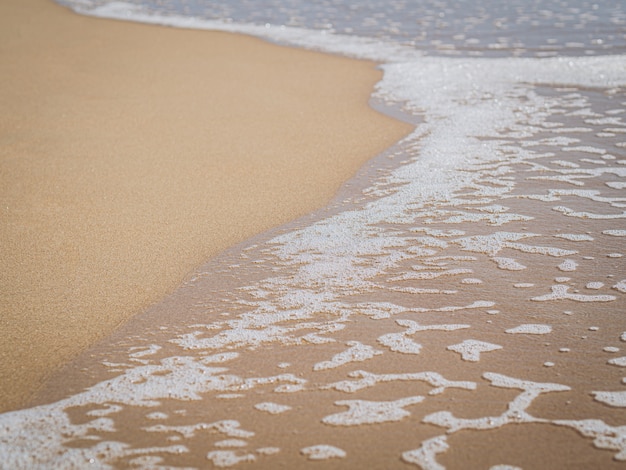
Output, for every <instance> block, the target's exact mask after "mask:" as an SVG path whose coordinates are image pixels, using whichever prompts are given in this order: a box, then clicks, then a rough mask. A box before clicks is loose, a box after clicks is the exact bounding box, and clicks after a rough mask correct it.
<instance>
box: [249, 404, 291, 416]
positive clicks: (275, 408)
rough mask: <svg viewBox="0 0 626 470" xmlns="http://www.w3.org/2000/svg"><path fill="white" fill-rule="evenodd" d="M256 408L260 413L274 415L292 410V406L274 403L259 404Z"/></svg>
mask: <svg viewBox="0 0 626 470" xmlns="http://www.w3.org/2000/svg"><path fill="white" fill-rule="evenodd" d="M254 407H255V408H256V409H257V410H259V411H265V412H267V413H270V414H274V415H275V414H280V413H284V412H285V411H289V410H290V409H291V407H290V406H287V405H279V404H278V403H272V402H263V403H257V404H256V405H254Z"/></svg>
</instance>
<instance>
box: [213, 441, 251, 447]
mask: <svg viewBox="0 0 626 470" xmlns="http://www.w3.org/2000/svg"><path fill="white" fill-rule="evenodd" d="M213 445H214V446H215V447H246V446H247V445H248V443H247V442H246V441H242V440H241V439H225V440H223V441H217V442H215V443H214V444H213Z"/></svg>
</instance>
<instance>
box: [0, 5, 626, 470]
mask: <svg viewBox="0 0 626 470" xmlns="http://www.w3.org/2000/svg"><path fill="white" fill-rule="evenodd" d="M64 3H68V2H64ZM136 3H137V4H138V5H139V6H140V7H141V8H143V9H142V10H138V9H136V8H137V7H136V6H135V7H131V6H129V4H122V3H119V2H115V3H107V2H102V1H100V2H93V4H92V2H85V1H81V2H76V3H74V5H75V6H77V7H79V6H80V7H81V8H83V11H85V9H87V10H89V9H90V8H92V7H93V6H94V5H96V9H92V10H91V11H90V12H91V13H92V14H98V15H101V16H116V17H127V18H131V19H132V18H134V19H138V20H141V21H148V22H157V23H170V24H174V25H179V26H183V25H184V24H187V25H193V26H196V27H206V28H217V29H225V30H232V31H236V32H246V33H251V34H260V35H264V36H265V37H269V38H271V39H273V40H277V41H279V42H287V43H290V44H298V45H305V46H308V47H312V48H321V49H324V50H328V51H331V52H343V53H345V54H347V55H353V56H354V55H356V56H358V57H364V58H370V59H374V60H381V61H383V62H384V63H383V65H382V68H383V70H384V72H385V74H384V78H383V80H382V81H381V82H380V83H379V84H378V86H377V90H376V92H375V96H374V100H375V103H376V106H377V107H380V108H384V107H385V106H388V107H389V108H390V110H393V112H395V113H397V114H398V115H404V116H406V119H407V120H409V121H411V122H413V123H415V125H416V130H415V132H414V133H413V134H412V135H411V136H409V137H408V138H407V139H405V140H404V141H403V142H400V143H398V145H397V146H396V147H394V148H392V149H390V150H389V151H388V152H387V153H386V154H384V155H381V156H379V157H378V158H377V159H375V160H374V161H372V162H371V164H370V165H368V166H367V167H365V168H363V170H362V171H361V172H360V174H359V175H357V177H356V178H354V179H353V180H351V181H350V182H348V183H347V185H346V187H345V188H344V189H343V190H342V191H341V192H340V194H339V195H338V197H337V198H336V200H335V201H334V202H333V203H332V204H331V205H330V206H329V207H327V208H325V209H323V210H321V211H319V212H318V213H315V214H312V215H311V216H309V217H306V218H304V219H302V220H299V221H296V222H294V223H292V224H290V225H288V226H285V227H280V228H277V229H275V230H274V231H272V232H269V233H267V234H263V235H261V236H259V237H256V238H255V239H253V240H250V241H249V242H247V243H244V244H242V245H240V246H237V247H234V248H233V249H231V250H228V251H227V252H225V253H224V254H222V255H221V256H219V257H217V258H215V259H213V260H211V261H210V262H208V263H207V264H206V265H205V266H204V267H202V268H201V269H200V270H198V271H197V272H196V273H194V274H193V276H192V277H190V279H189V280H188V282H186V283H185V285H184V286H182V287H181V288H180V289H179V290H178V291H176V292H175V293H174V294H173V295H172V296H171V297H169V298H167V299H165V300H164V301H163V302H162V303H161V304H158V305H156V306H154V307H153V308H151V309H150V310H149V311H148V312H147V313H145V314H143V315H140V316H138V317H137V318H135V319H134V320H133V321H131V322H130V323H129V324H128V325H127V326H126V327H124V328H123V329H122V330H120V331H118V332H117V333H116V334H114V335H113V336H112V337H111V338H109V339H108V340H107V341H105V342H104V343H102V344H100V345H99V346H97V347H96V348H94V349H92V350H90V351H88V352H86V353H85V354H84V355H83V356H82V357H80V358H79V359H78V360H77V361H76V362H75V363H73V364H70V365H68V367H67V368H66V369H65V370H64V371H63V372H62V373H61V374H59V375H58V376H57V377H55V378H53V379H52V380H51V382H50V383H49V384H48V386H47V388H46V389H45V390H43V391H42V393H41V394H40V396H39V398H38V399H37V402H36V403H34V404H33V406H32V407H31V408H29V409H25V410H21V411H17V412H13V413H5V414H4V415H0V457H2V458H0V461H1V462H2V463H0V468H50V467H62V468H73V467H77V468H85V467H86V466H87V465H88V464H89V465H90V467H93V468H108V467H131V468H132V467H137V468H172V467H174V468H180V467H185V468H186V467H189V468H205V467H207V466H209V467H210V466H211V465H212V466H217V467H226V466H237V465H242V466H244V465H246V466H250V465H252V464H254V465H257V466H261V467H268V468H278V467H281V466H285V467H289V468H293V467H297V468H301V467H306V466H307V465H308V464H310V465H315V464H316V463H317V462H318V461H319V460H325V463H324V465H325V467H329V468H400V467H403V468H404V467H408V466H417V467H421V468H427V469H438V468H500V469H503V468H611V467H612V466H616V467H617V466H621V465H623V463H621V464H620V462H623V461H624V460H626V389H625V388H624V384H626V378H625V374H624V372H623V367H626V357H624V352H623V351H624V343H625V342H626V321H624V319H623V314H624V308H625V293H626V270H625V269H624V255H625V249H624V247H625V245H624V237H625V236H626V223H625V222H624V219H625V218H626V193H625V192H624V188H625V187H626V182H625V179H624V177H625V176H626V121H625V116H626V93H625V87H626V56H623V55H612V56H603V55H597V54H599V53H603V52H610V53H612V54H617V53H619V52H620V51H621V48H622V47H623V41H624V35H623V29H624V27H623V24H624V19H623V13H620V11H621V10H620V7H619V5H618V6H614V5H612V4H611V5H608V4H607V5H603V4H601V3H596V5H598V8H595V9H594V7H593V5H591V4H586V3H581V4H579V5H578V6H567V4H565V3H563V2H560V3H558V4H556V3H555V4H553V5H554V6H553V7H551V8H544V7H543V6H542V8H544V9H545V11H544V10H535V9H533V8H530V7H529V10H528V13H524V15H530V19H529V20H528V21H529V22H530V23H532V22H533V21H536V22H538V23H539V25H543V24H550V22H552V21H555V20H556V19H559V21H564V22H566V23H567V21H570V20H569V19H568V18H570V17H574V19H572V20H571V22H572V23H571V24H570V23H567V24H568V25H569V26H571V28H570V27H569V26H568V27H567V28H565V29H558V31H562V32H563V33H562V35H561V36H559V39H558V40H557V41H556V42H552V43H551V44H552V46H554V49H555V50H556V53H557V54H558V57H553V58H538V56H541V55H542V54H540V52H542V53H543V52H545V51H546V50H547V49H542V48H541V44H543V43H541V41H540V40H539V39H538V38H536V39H537V41H538V42H537V43H536V44H535V43H533V42H532V40H533V38H531V37H530V36H532V35H529V37H524V38H522V39H519V37H518V36H516V35H515V34H514V33H515V31H517V30H516V28H517V27H518V26H519V25H518V22H517V20H516V21H513V20H512V19H510V20H509V19H507V20H506V21H504V20H502V21H501V24H502V25H503V26H502V30H503V31H504V33H503V34H505V35H506V36H507V38H508V41H509V43H510V44H517V42H515V41H522V45H519V44H517V45H515V46H514V47H513V46H511V47H508V46H507V47H508V48H507V49H504V52H503V50H498V51H497V54H496V53H494V50H493V49H492V48H490V47H488V46H485V45H483V46H476V45H475V44H474V46H476V47H475V49H479V52H480V53H481V54H480V55H484V56H488V57H473V56H474V55H475V54H474V52H475V50H474V49H472V50H470V49H467V50H466V49H463V48H462V47H461V46H460V44H461V42H462V41H463V40H462V39H458V41H460V42H458V44H457V43H454V48H452V49H450V48H443V49H442V48H439V47H433V44H430V45H429V46H427V47H426V46H423V45H422V44H421V43H420V44H418V43H415V44H407V43H406V41H403V40H402V41H403V42H405V44H398V42H402V41H400V40H399V39H398V38H399V37H400V36H402V34H405V35H415V31H420V30H421V29H420V28H417V29H415V25H414V19H415V18H416V17H421V14H420V15H418V14H417V13H415V11H414V10H411V9H409V10H406V9H405V11H404V13H402V14H401V13H397V14H396V13H394V14H391V15H388V16H386V17H384V18H380V17H377V16H375V15H374V14H372V13H367V10H363V11H360V12H357V13H355V17H356V18H357V19H356V20H355V19H350V18H351V17H345V16H343V15H340V16H341V17H342V18H343V19H344V20H345V23H346V24H343V23H337V21H336V20H334V19H329V18H327V17H325V16H324V15H322V17H319V16H318V14H317V13H315V12H310V11H308V10H307V9H306V8H304V6H300V7H303V8H304V10H302V11H301V12H300V10H298V11H299V12H300V13H297V14H295V13H293V11H291V10H290V12H286V11H282V10H280V9H276V16H273V17H272V18H270V19H267V18H266V17H264V16H262V15H263V14H265V13H263V12H264V11H265V10H263V9H262V8H260V7H257V8H256V9H255V10H254V11H252V10H249V9H246V3H245V2H242V3H241V7H239V6H236V7H230V8H232V9H231V10H228V11H221V10H216V8H217V7H208V6H207V5H209V4H207V3H204V2H203V3H202V5H203V8H205V10H206V9H211V8H213V10H211V11H212V12H217V13H215V15H220V17H221V18H230V20H229V21H227V22H222V21H220V22H212V20H210V16H211V15H212V14H214V13H211V15H209V14H206V13H204V14H203V18H199V19H189V18H190V16H189V15H193V14H194V13H197V12H198V8H199V7H198V5H200V3H199V2H196V3H193V2H177V3H176V2H171V3H165V2H163V3H162V4H158V5H161V6H158V8H157V7H154V8H155V9H152V10H150V11H147V10H146V9H145V6H146V5H147V2H136ZM229 5H233V4H231V3H229ZM255 5H256V4H255ZM281 5H285V3H283V2H281ZM286 5H289V6H287V7H285V8H290V9H293V8H296V9H297V8H299V7H298V5H297V4H294V6H291V5H290V4H286ZM320 5H321V4H320ZM323 5H324V7H323V8H321V9H322V10H323V11H326V12H327V13H330V12H331V11H332V9H333V8H340V7H339V4H338V3H331V2H327V3H324V4H323ZM363 5H364V6H363V7H362V8H364V9H365V8H366V7H371V8H375V7H376V4H374V3H372V5H369V4H367V3H364V4H363ZM393 5H397V6H398V8H400V7H401V6H402V5H405V4H404V3H402V2H398V3H394V4H393ZM420 5H422V6H421V8H426V9H430V10H433V11H440V12H443V13H445V15H448V10H451V11H452V13H454V14H455V15H458V13H459V12H463V11H464V10H463V9H456V10H455V8H457V7H456V4H454V3H447V4H441V5H440V4H439V3H437V4H435V3H434V2H433V4H432V5H431V4H429V3H420ZM433 5H434V6H433ZM507 5H509V6H508V7H501V8H509V7H510V8H513V9H514V5H515V4H514V3H507ZM564 5H565V6H564ZM151 8H152V7H151ZM224 8H225V7H224ZM324 8H325V9H326V10H324ZM477 8H478V7H477ZM520 8H521V7H520ZM572 8H580V9H581V11H582V13H581V12H578V13H573V12H572V11H571V9H572ZM430 10H429V11H430ZM207 11H208V10H207ZM238 11H239V12H244V13H245V12H248V13H250V14H251V15H253V16H254V15H256V14H257V13H258V14H260V15H261V16H260V17H259V18H258V19H257V18H256V17H252V16H251V17H246V18H241V17H240V16H238V15H239V13H238ZM316 11H317V10H316ZM394 11H395V10H394ZM417 11H421V10H419V9H418V10H417ZM481 11H483V12H488V14H487V13H484V14H483V16H485V18H486V19H485V20H484V21H483V23H476V24H477V25H476V26H475V30H472V34H477V35H478V36H480V34H479V33H481V32H482V33H481V34H483V35H484V36H485V37H487V36H488V35H489V34H491V32H490V31H491V30H492V29H493V28H491V27H490V26H489V27H487V26H485V25H492V24H494V21H495V19H494V18H500V17H504V13H501V12H499V11H498V9H497V8H496V7H492V5H490V4H489V3H488V2H485V3H483V4H482V10H481ZM546 11H548V12H550V11H551V13H546ZM164 12H167V15H166V16H163V13H164ZM157 13H158V14H157ZM583 13H584V14H583ZM413 14H415V15H417V16H412V15H413ZM281 15H286V16H281ZM298 15H300V16H302V17H303V18H304V19H299V20H298V21H300V23H298V24H296V25H292V24H291V23H290V22H289V21H292V20H289V21H287V20H286V19H285V18H287V16H289V18H292V19H293V18H299V16H298ZM359 15H360V16H359ZM368 15H369V16H371V17H372V18H376V19H377V20H378V21H379V23H378V24H380V23H381V22H382V23H384V24H389V23H390V22H391V21H392V20H393V19H394V18H395V19H396V20H397V19H398V18H403V19H404V20H405V22H406V25H405V24H404V23H402V24H401V25H400V26H399V27H398V29H399V31H401V33H397V34H398V35H399V36H398V35H396V36H390V33H389V32H388V29H385V28H382V27H381V28H380V29H376V28H375V26H374V25H375V24H377V23H372V24H371V25H370V26H369V27H371V28H372V31H379V33H367V31H369V30H367V28H364V29H363V30H361V29H358V28H359V24H360V25H362V24H363V19H362V17H363V18H365V17H368ZM445 15H444V16H443V17H441V16H438V17H439V18H444V17H445ZM472 15H473V16H472ZM472 15H470V16H466V17H464V18H465V20H467V22H468V24H474V23H472V21H470V19H471V18H480V17H481V16H480V15H478V14H474V13H472ZM524 15H520V16H519V17H520V18H522V19H523V18H526V16H524ZM593 15H595V17H597V18H596V19H593V18H592V17H593ZM423 16H426V14H425V13H424V15H423ZM453 16H454V15H453ZM333 18H334V17H333ZM506 18H513V14H512V13H510V14H509V15H508V16H506ZM581 18H586V20H585V21H583V20H582V19H581ZM293 21H295V20H293ZM293 21H292V22H293ZM313 21H322V22H324V21H326V22H327V23H328V22H332V23H333V26H332V28H331V27H330V26H323V25H322V27H323V29H324V31H325V33H324V34H322V33H321V32H320V31H318V30H312V29H306V28H307V27H308V28H311V27H312V26H313V27H315V26H316V25H315V24H312V23H311V22H313ZM424 21H426V20H424ZM433 21H435V20H433ZM459 21H460V20H459V19H458V18H457V20H454V19H453V20H450V24H448V25H447V26H441V28H440V29H441V30H442V31H448V30H450V31H451V30H455V29H458V24H459ZM519 21H521V20H519ZM185 22H186V23H185ZM243 22H245V23H243ZM263 22H269V23H270V25H268V27H266V26H265V25H264V24H262V23H263ZM252 23H261V25H260V26H258V25H254V24H252ZM282 24H285V27H282V28H281V27H280V25H282ZM347 24H350V25H352V26H346V25H347ZM368 24H369V23H368ZM478 24H483V26H484V28H482V29H481V27H479V26H478ZM577 24H582V25H583V26H582V33H584V34H582V33H581V35H578V36H580V37H582V36H583V35H587V36H594V37H598V38H600V37H601V38H604V39H602V41H603V42H602V43H599V42H598V43H593V42H589V43H585V44H586V45H585V47H584V48H580V52H581V53H580V54H579V55H580V56H581V57H575V56H573V55H575V54H576V50H578V49H577V47H573V46H571V45H569V46H568V45H567V41H570V40H571V41H574V39H569V36H568V35H569V34H572V35H576V34H578V33H576V30H577V28H576V27H575V25H577ZM598 24H601V25H604V29H602V28H601V27H599V28H600V29H596V26H597V25H598ZM273 25H278V26H273ZM292 26H296V27H292ZM405 26H406V27H405ZM409 26H410V28H409ZM347 27H352V28H353V30H352V31H346V28H347ZM411 28H413V29H411ZM423 28H424V31H426V32H427V33H428V34H430V33H431V31H430V30H429V29H428V28H429V26H428V25H426V26H424V27H423ZM446 28H447V29H446ZM611 28H614V29H615V30H617V31H618V32H615V31H614V30H613V29H611ZM565 30H567V32H565ZM333 31H336V32H338V33H346V32H348V33H350V36H345V35H337V34H332V32H333ZM407 31H408V32H407ZM558 31H557V32H558ZM579 31H580V30H579ZM620 31H621V36H620V34H619V32H620ZM366 33H367V37H365V35H366ZM357 34H363V35H362V36H356V35H357ZM394 34H396V33H394ZM442 34H443V33H442ZM459 34H460V33H459ZM554 34H556V33H554ZM559 34H561V33H559ZM611 35H612V36H611ZM578 36H577V37H578ZM381 38H383V39H387V38H391V39H393V40H395V41H398V42H394V43H392V42H390V41H388V40H385V41H382V40H381ZM524 41H526V42H524ZM581 41H582V39H581ZM611 41H613V42H611ZM424 44H426V43H424ZM479 44H484V41H483V42H480V43H479ZM594 45H595V46H598V47H595V48H594V47H593V46H594ZM601 45H607V47H606V48H605V47H599V46H601ZM422 46H423V47H422ZM434 46H438V45H437V44H435V45H434ZM474 46H472V47H474ZM557 46H558V47H557ZM613 46H614V47H613ZM442 50H443V51H444V52H442ZM449 50H456V51H457V52H458V53H459V55H460V56H461V57H442V56H441V55H442V54H447V53H448V52H445V51H449ZM507 51H508V52H507ZM520 51H521V52H520ZM588 51H591V52H588ZM505 53H506V55H507V56H506V57H494V54H496V55H501V54H505ZM435 55H436V56H435ZM514 55H524V56H527V57H525V58H516V57H512V56H514ZM565 55H567V57H564V56H565ZM586 55H595V56H594V57H583V56H586Z"/></svg>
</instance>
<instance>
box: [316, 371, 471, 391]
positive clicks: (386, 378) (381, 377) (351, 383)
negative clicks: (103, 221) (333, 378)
mask: <svg viewBox="0 0 626 470" xmlns="http://www.w3.org/2000/svg"><path fill="white" fill-rule="evenodd" d="M349 375H350V377H353V378H356V379H357V380H344V381H341V382H336V383H332V384H329V385H327V388H332V389H334V390H338V391H340V392H346V393H354V392H357V391H359V390H362V389H364V388H369V387H374V386H376V385H378V384H380V383H386V382H395V381H402V382H404V381H420V382H427V383H429V384H430V385H431V386H432V387H434V388H433V389H432V390H431V391H430V392H429V393H428V394H429V395H438V394H440V393H443V392H444V391H445V390H446V389H447V388H462V389H466V390H475V389H476V384H475V383H474V382H466V381H460V382H459V381H451V380H447V379H445V378H444V377H443V376H441V375H440V374H438V373H437V372H415V373H409V372H407V373H402V374H372V373H369V372H365V371H362V370H358V371H354V372H351V373H350V374H349Z"/></svg>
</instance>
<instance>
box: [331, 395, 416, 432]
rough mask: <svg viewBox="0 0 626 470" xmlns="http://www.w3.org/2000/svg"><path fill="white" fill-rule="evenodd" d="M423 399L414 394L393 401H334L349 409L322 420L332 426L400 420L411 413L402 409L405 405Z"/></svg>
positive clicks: (413, 403)
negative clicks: (413, 395)
mask: <svg viewBox="0 0 626 470" xmlns="http://www.w3.org/2000/svg"><path fill="white" fill-rule="evenodd" d="M423 400H424V397H421V396H415V397H407V398H401V399H399V400H394V401H366V400H342V401H336V402H335V405H338V406H347V407H348V408H349V410H348V411H345V412H343V413H336V414H333V415H329V416H326V417H324V418H323V419H322V422H323V423H324V424H331V425H333V426H358V425H361V424H375V423H387V422H393V421H401V420H402V419H404V418H406V417H407V416H410V415H411V413H410V412H408V411H406V410H405V409H404V407H405V406H410V405H415V404H417V403H421V402H422V401H423Z"/></svg>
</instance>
